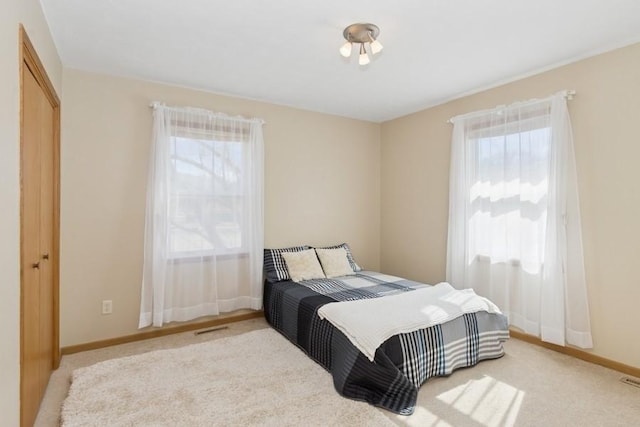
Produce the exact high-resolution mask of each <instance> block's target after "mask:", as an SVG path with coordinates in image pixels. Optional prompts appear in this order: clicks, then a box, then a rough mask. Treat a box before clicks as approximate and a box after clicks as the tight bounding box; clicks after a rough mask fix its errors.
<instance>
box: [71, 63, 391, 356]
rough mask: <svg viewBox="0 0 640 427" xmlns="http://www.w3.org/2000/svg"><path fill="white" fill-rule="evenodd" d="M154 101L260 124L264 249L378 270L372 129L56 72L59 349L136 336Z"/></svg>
mask: <svg viewBox="0 0 640 427" xmlns="http://www.w3.org/2000/svg"><path fill="white" fill-rule="evenodd" d="M154 100H157V101H162V102H165V103H167V104H169V105H183V106H196V107H204V108H208V109H211V110H214V111H220V112H225V113H227V114H231V115H236V114H240V115H244V116H247V117H261V118H263V119H265V121H266V124H265V127H264V139H265V244H266V246H267V247H282V246H288V245H296V244H312V245H328V244H335V243H341V242H343V241H347V242H349V243H350V244H351V246H352V249H353V252H354V254H355V257H356V260H357V261H358V262H359V263H362V265H363V266H364V267H367V268H371V269H378V268H379V262H380V261H379V247H380V245H379V240H380V213H379V212H380V208H379V206H380V125H378V124H374V123H368V122H363V121H358V120H352V119H345V118H340V117H336V116H330V115H325V114H318V113H312V112H308V111H301V110H296V109H293V108H287V107H282V106H276V105H271V104H266V103H260V102H255V101H248V100H243V99H238V98H230V97H224V96H217V95H212V94H208V93H203V92H198V91H193V90H188V89H183V88H177V87H171V86H166V85H161V84H156V83H150V82H143V81H137V80H130V79H123V78H117V77H107V76H103V75H99V74H93V73H87V72H82V71H76V70H70V69H65V71H64V106H63V108H62V195H61V198H62V214H61V228H62V230H61V345H62V346H69V345H74V344H80V343H86V342H90V341H95V340H101V339H106V338H111V337H119V336H123V335H128V334H132V333H135V332H137V329H136V328H137V323H138V310H139V304H140V302H139V301H140V295H139V293H140V283H141V274H142V254H143V225H144V212H145V191H146V190H145V189H146V179H147V163H148V156H149V147H150V143H151V110H150V108H149V107H148V106H149V103H150V102H151V101H154ZM104 299H111V300H113V314H112V315H107V316H103V315H101V314H100V310H101V301H102V300H104Z"/></svg>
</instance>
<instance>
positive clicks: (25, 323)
mask: <svg viewBox="0 0 640 427" xmlns="http://www.w3.org/2000/svg"><path fill="white" fill-rule="evenodd" d="M21 36H22V37H24V38H23V39H22V40H23V42H24V45H23V49H24V51H23V63H22V64H21V65H22V66H21V80H22V85H21V108H22V110H21V113H22V114H21V126H20V129H21V157H20V163H21V165H20V167H21V169H20V174H21V227H20V240H21V261H20V263H21V265H20V273H21V335H20V337H21V354H20V357H21V360H20V369H21V386H20V403H21V425H23V426H31V425H33V423H34V421H35V418H36V416H37V414H38V409H39V407H40V402H41V401H42V397H43V395H44V392H45V390H46V388H47V384H48V382H49V377H50V375H51V371H52V370H53V369H54V368H55V367H57V366H56V365H57V363H58V335H57V334H58V311H57V304H58V301H57V296H58V288H57V286H58V280H57V274H58V268H57V265H58V264H57V263H58V250H57V241H58V231H57V230H58V200H59V199H58V182H59V178H58V176H59V174H58V162H59V160H58V159H59V157H58V153H59V145H58V144H59V138H58V134H59V133H58V132H59V131H58V129H59V113H58V99H57V97H56V96H55V93H54V92H53V91H52V88H51V87H50V83H49V81H48V79H47V78H46V74H44V71H43V69H42V67H41V65H40V63H39V61H38V60H37V56H35V52H33V51H30V49H32V47H31V45H30V43H29V42H28V39H27V38H26V35H25V34H23V33H21Z"/></svg>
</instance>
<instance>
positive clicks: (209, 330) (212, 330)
mask: <svg viewBox="0 0 640 427" xmlns="http://www.w3.org/2000/svg"><path fill="white" fill-rule="evenodd" d="M223 329H228V327H227V326H220V327H219V328H211V329H203V330H202V331H196V332H194V333H193V334H194V335H202V334H208V333H209V332H215V331H221V330H223ZM638 387H640V382H639V383H638Z"/></svg>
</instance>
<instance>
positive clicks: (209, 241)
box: [138, 104, 264, 328]
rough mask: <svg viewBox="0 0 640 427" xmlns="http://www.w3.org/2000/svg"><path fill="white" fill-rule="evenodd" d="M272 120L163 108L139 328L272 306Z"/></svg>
mask: <svg viewBox="0 0 640 427" xmlns="http://www.w3.org/2000/svg"><path fill="white" fill-rule="evenodd" d="M263 158H264V142H263V140H262V120H259V119H246V118H242V117H229V116H227V115H225V114H220V113H215V112H212V111H207V110H202V109H198V108H189V107H186V108H181V107H167V106H164V105H160V104H155V105H154V109H153V139H152V144H151V152H150V162H149V175H148V180H147V200H146V202H147V209H146V217H145V234H144V237H145V242H144V265H143V272H142V288H141V298H140V318H139V322H138V325H139V327H141V328H143V327H146V326H149V325H151V324H153V325H154V326H162V325H163V324H165V323H168V322H174V321H177V322H184V321H188V320H192V319H195V318H198V317H201V316H211V315H217V314H220V313H225V312H230V311H234V310H239V309H243V308H251V309H254V310H258V309H260V307H262V257H263V251H264V218H263V213H264V207H263V189H264V184H263V179H264V177H263V169H264V160H263Z"/></svg>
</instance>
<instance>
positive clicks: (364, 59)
mask: <svg viewBox="0 0 640 427" xmlns="http://www.w3.org/2000/svg"><path fill="white" fill-rule="evenodd" d="M369 62H370V60H369V55H367V50H366V49H365V48H364V43H363V44H361V45H360V56H359V57H358V64H360V65H367V64H368V63H369Z"/></svg>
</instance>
